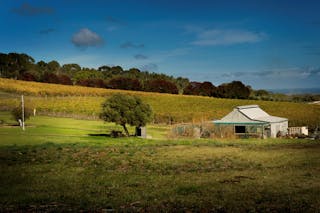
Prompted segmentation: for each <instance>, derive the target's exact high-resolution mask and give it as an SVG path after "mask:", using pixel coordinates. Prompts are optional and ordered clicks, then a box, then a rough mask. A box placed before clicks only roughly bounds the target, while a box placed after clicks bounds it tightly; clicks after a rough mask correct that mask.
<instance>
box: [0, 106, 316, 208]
mask: <svg viewBox="0 0 320 213" xmlns="http://www.w3.org/2000/svg"><path fill="white" fill-rule="evenodd" d="M0 117H1V119H2V124H1V125H0V137H1V139H0V212H83V211H84V212H160V211H161V212H318V211H319V207H320V197H319V190H320V182H319V178H320V170H319V164H320V155H319V153H320V143H319V141H310V140H295V139H291V140H289V139H267V140H259V139H258V140H257V139H247V140H237V141H233V140H223V141H217V140H204V139H198V140H164V139H162V140H145V139H138V138H133V137H131V138H110V137H106V136H100V135H99V134H101V133H107V132H108V130H109V129H110V128H115V127H114V126H112V124H103V122H102V121H87V120H76V119H72V118H50V117H46V116H37V117H32V118H30V120H28V121H27V128H26V131H22V130H21V128H19V127H17V126H12V125H10V124H13V123H14V121H13V120H11V119H10V115H9V113H4V112H1V113H0ZM148 131H149V132H150V134H151V135H153V136H156V135H157V136H159V137H160V136H161V135H163V134H164V132H165V130H164V129H162V128H159V127H152V128H151V129H150V127H148Z"/></svg>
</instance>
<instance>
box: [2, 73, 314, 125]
mask: <svg viewBox="0 0 320 213" xmlns="http://www.w3.org/2000/svg"><path fill="white" fill-rule="evenodd" d="M0 91H2V93H4V94H5V95H0V108H1V109H10V108H12V107H13V106H15V105H17V104H18V103H19V97H18V95H21V94H24V95H26V102H27V103H28V104H29V105H31V106H32V107H34V108H36V110H37V112H39V113H42V114H51V115H63V116H74V117H75V116H81V117H88V118H98V115H99V112H100V108H101V103H102V102H103V101H104V100H105V98H106V97H108V96H110V95H112V94H114V93H126V94H131V95H136V96H139V97H140V98H141V99H143V100H144V101H145V102H147V103H148V104H150V105H151V107H152V108H153V111H154V115H155V116H154V121H155V122H157V123H177V122H201V121H208V120H214V119H220V118H221V117H223V116H224V115H226V114H227V113H229V112H230V111H231V110H232V109H233V108H234V107H235V106H240V105H248V104H257V105H259V106H260V107H261V108H262V109H264V110H265V111H266V112H268V113H269V114H271V115H274V116H279V117H285V118H288V119H289V125H291V126H295V125H299V126H300V125H307V126H309V127H317V126H320V106H319V105H312V104H305V103H293V102H275V101H274V102H273V101H256V100H239V99H220V98H210V97H200V96H186V95H171V94H160V93H149V92H138V91H126V90H110V89H102V88H89V87H81V86H65V85H57V84H46V83H37V82H26V81H18V80H11V79H3V78H0ZM8 94H11V95H8Z"/></svg>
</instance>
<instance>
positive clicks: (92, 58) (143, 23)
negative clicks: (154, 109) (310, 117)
mask: <svg viewBox="0 0 320 213" xmlns="http://www.w3.org/2000/svg"><path fill="white" fill-rule="evenodd" d="M319 11H320V1H318V0H317V1H316V0H314V1H312V0H300V1H296V0H281V1H280V0H260V1H259V0H170V1H169V0H161V1H160V0H122V1H120V0H90V1H81V0H64V1H59V0H55V1H53V0H23V1H21V0H0V29H1V31H0V52H2V53H9V52H17V53H26V54H28V55H30V56H32V57H33V58H34V59H35V60H36V61H40V60H44V61H46V62H49V61H51V60H56V61H58V62H59V63H60V64H66V63H77V64H79V65H81V66H83V67H91V68H98V67H100V66H102V65H109V66H115V65H120V66H122V67H123V68H124V69H129V68H133V67H135V68H138V69H140V70H143V71H146V70H148V71H150V72H158V73H164V74H167V75H172V76H174V77H179V76H182V77H187V78H189V79H190V81H200V82H203V81H210V82H212V83H213V84H214V85H219V84H221V83H225V82H231V81H233V80H240V81H242V82H243V83H244V84H246V85H251V86H252V87H253V88H254V89H283V88H315V87H317V88H319V87H320V83H319V82H320V12H319Z"/></svg>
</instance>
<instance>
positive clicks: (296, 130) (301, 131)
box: [288, 126, 309, 136]
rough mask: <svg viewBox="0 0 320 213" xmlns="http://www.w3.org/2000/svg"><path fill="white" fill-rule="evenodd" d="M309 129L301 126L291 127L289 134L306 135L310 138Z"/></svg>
mask: <svg viewBox="0 0 320 213" xmlns="http://www.w3.org/2000/svg"><path fill="white" fill-rule="evenodd" d="M308 133H309V132H308V127H306V126H299V127H289V129H288V134H289V135H305V136H308Z"/></svg>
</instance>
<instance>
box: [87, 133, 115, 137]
mask: <svg viewBox="0 0 320 213" xmlns="http://www.w3.org/2000/svg"><path fill="white" fill-rule="evenodd" d="M88 136H96V137H101V136H104V137H111V134H88Z"/></svg>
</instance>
